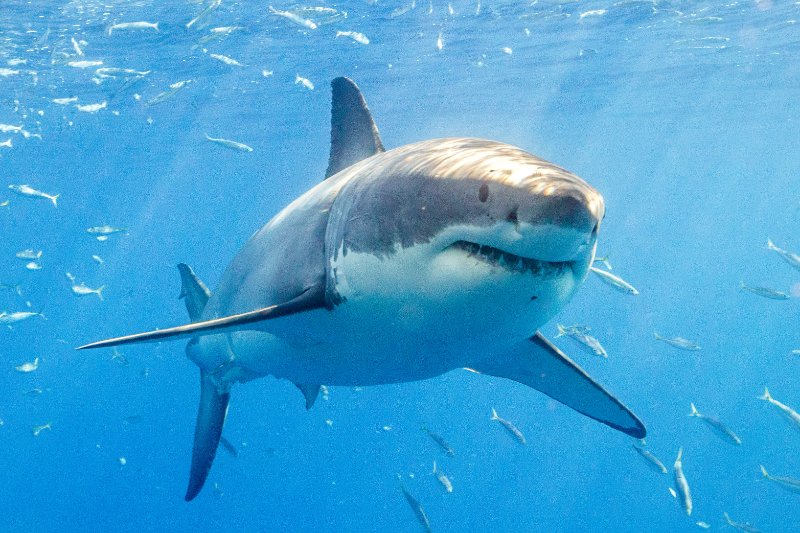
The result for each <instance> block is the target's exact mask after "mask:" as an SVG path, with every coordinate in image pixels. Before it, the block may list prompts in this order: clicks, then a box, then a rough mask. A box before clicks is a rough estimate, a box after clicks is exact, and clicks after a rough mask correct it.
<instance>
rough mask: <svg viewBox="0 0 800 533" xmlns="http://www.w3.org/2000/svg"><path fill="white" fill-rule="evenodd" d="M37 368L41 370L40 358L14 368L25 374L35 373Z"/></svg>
mask: <svg viewBox="0 0 800 533" xmlns="http://www.w3.org/2000/svg"><path fill="white" fill-rule="evenodd" d="M37 368H39V358H38V357H37V358H36V359H34V360H33V362H30V363H22V364H21V365H19V366H15V367H14V369H15V370H16V371H17V372H22V373H23V374H27V373H28V372H33V371H34V370H36V369H37Z"/></svg>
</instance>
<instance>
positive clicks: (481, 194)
mask: <svg viewBox="0 0 800 533" xmlns="http://www.w3.org/2000/svg"><path fill="white" fill-rule="evenodd" d="M488 198H489V186H488V185H486V184H485V183H484V184H483V185H481V188H480V189H478V200H480V201H481V202H485V201H486V200H487V199H488Z"/></svg>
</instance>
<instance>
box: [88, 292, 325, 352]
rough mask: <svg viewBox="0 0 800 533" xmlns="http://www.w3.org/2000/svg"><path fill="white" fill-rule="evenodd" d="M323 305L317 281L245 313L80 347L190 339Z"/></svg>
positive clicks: (233, 329) (323, 298)
mask: <svg viewBox="0 0 800 533" xmlns="http://www.w3.org/2000/svg"><path fill="white" fill-rule="evenodd" d="M322 308H327V304H326V300H325V284H324V283H321V284H318V285H314V286H312V287H310V288H308V289H306V290H305V291H304V292H302V293H301V294H300V295H299V296H297V297H296V298H294V299H293V300H289V301H288V302H286V303H282V304H277V305H271V306H269V307H264V308H262V309H256V310H255V311H248V312H246V313H239V314H236V315H230V316H224V317H221V318H214V319H212V320H205V321H203V322H194V323H192V324H184V325H183V326H176V327H174V328H166V329H157V330H155V331H147V332H145V333H135V334H133V335H126V336H124V337H116V338H113V339H106V340H104V341H98V342H93V343H91V344H86V345H84V346H80V347H79V348H77V349H78V350H87V349H92V348H108V347H110V346H119V345H121V344H133V343H139V342H159V341H164V340H177V339H187V338H191V337H198V336H201V335H212V334H217V333H224V332H229V331H237V330H243V329H257V328H256V327H254V326H252V324H256V323H258V322H263V321H265V320H272V319H274V318H280V317H282V316H287V315H292V314H295V313H300V312H303V311H310V310H312V309H322Z"/></svg>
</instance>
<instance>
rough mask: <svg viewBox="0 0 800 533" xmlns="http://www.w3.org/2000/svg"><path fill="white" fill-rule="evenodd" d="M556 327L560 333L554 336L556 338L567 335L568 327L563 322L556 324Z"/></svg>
mask: <svg viewBox="0 0 800 533" xmlns="http://www.w3.org/2000/svg"><path fill="white" fill-rule="evenodd" d="M556 328H558V335H556V336H555V337H553V338H554V339H557V338H559V337H563V336H564V335H566V333H567V328H565V327H564V325H563V324H556Z"/></svg>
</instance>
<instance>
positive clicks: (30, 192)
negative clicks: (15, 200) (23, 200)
mask: <svg viewBox="0 0 800 533" xmlns="http://www.w3.org/2000/svg"><path fill="white" fill-rule="evenodd" d="M8 188H9V189H11V191H12V192H15V193H17V194H18V195H20V196H27V197H28V198H42V199H45V200H50V201H51V202H53V207H58V198H59V196H61V195H60V194H47V193H44V192H42V191H37V190H36V189H34V188H33V187H31V186H30V185H26V184H23V185H9V186H8Z"/></svg>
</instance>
